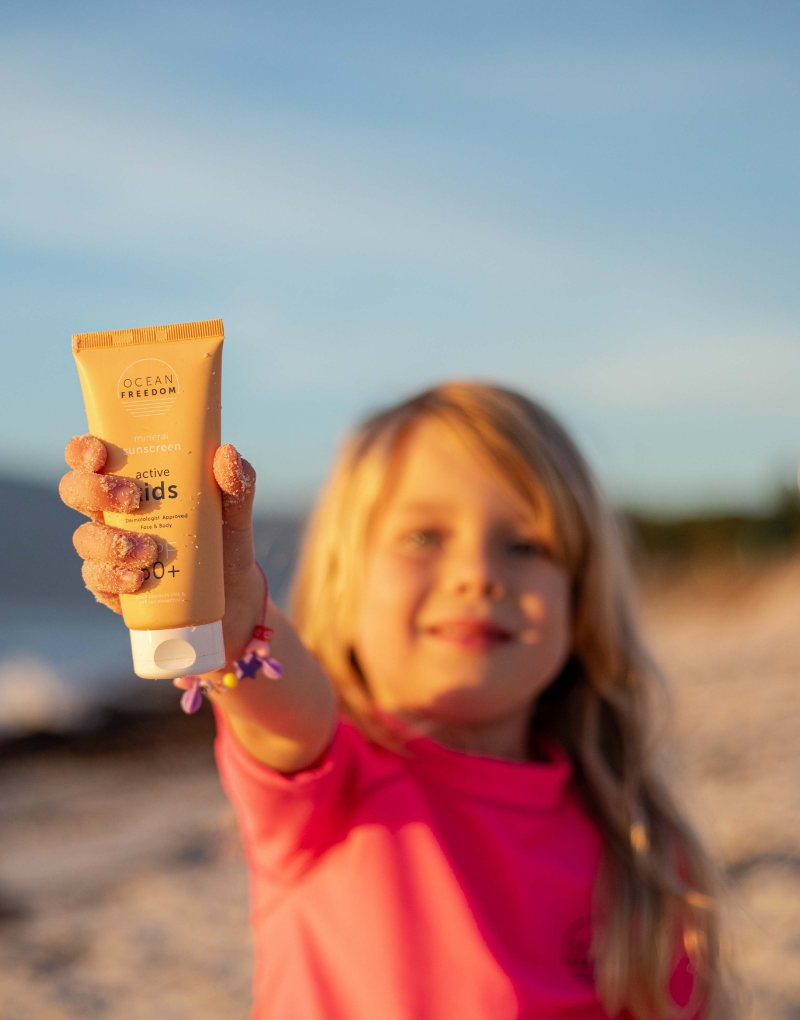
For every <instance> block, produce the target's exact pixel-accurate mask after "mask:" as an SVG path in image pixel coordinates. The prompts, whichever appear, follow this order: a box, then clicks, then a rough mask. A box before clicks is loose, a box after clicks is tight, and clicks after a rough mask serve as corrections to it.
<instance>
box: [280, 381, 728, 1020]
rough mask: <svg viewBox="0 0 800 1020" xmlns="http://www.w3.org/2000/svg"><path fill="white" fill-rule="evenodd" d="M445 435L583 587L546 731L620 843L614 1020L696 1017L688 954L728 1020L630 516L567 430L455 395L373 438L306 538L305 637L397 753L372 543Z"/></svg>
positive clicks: (711, 908)
mask: <svg viewBox="0 0 800 1020" xmlns="http://www.w3.org/2000/svg"><path fill="white" fill-rule="evenodd" d="M430 419H433V420H436V421H439V422H441V423H442V424H443V425H445V426H446V427H448V428H450V429H452V430H454V431H455V432H456V433H457V434H458V435H459V436H461V437H462V438H463V439H464V440H465V441H466V442H467V443H468V444H469V446H470V448H471V449H472V450H474V451H475V453H476V455H478V456H479V457H481V458H482V459H483V460H484V461H485V462H490V463H491V464H493V465H494V466H495V468H496V469H497V470H498V471H499V472H500V473H501V475H502V476H503V477H504V478H505V479H506V480H507V482H508V483H509V484H510V485H511V486H512V487H513V488H514V489H515V491H517V492H518V493H519V494H520V495H521V496H523V497H524V498H525V499H526V500H527V501H528V503H529V505H532V506H533V508H534V510H535V511H536V512H537V513H538V514H539V515H541V516H543V517H545V518H547V521H548V524H549V525H550V526H551V527H552V529H553V531H554V534H555V537H556V547H557V556H558V558H559V560H560V562H561V563H562V565H563V566H564V567H565V568H566V569H567V570H568V572H569V574H570V576H571V578H572V628H573V634H572V637H573V640H572V654H571V657H570V659H569V661H568V663H567V665H566V667H565V668H564V670H563V671H562V672H561V674H560V675H559V676H558V677H557V678H556V679H555V680H554V682H553V683H552V684H551V685H550V687H549V688H548V689H547V691H545V692H544V694H543V695H542V696H541V697H540V698H539V700H538V702H537V706H536V710H535V712H534V715H533V719H532V731H536V730H538V731H540V732H545V733H548V734H550V735H551V736H555V737H556V738H557V739H558V740H559V741H560V742H561V744H562V746H563V747H564V749H565V750H566V752H567V754H568V755H569V756H570V758H571V759H572V762H573V765H574V770H575V781H576V784H577V786H578V789H579V791H580V793H581V795H582V797H583V800H584V802H585V805H586V808H587V809H588V811H589V812H590V814H591V815H592V816H593V818H594V819H595V821H596V823H597V824H598V826H599V828H600V830H601V832H602V834H603V837H604V842H605V853H604V859H603V864H602V867H601V870H600V874H599V876H598V880H597V885H596V890H595V900H596V906H595V913H596V919H595V926H594V937H593V945H592V954H593V959H594V965H595V980H596V984H597V989H598V994H599V997H600V1000H601V1002H602V1004H603V1007H604V1009H605V1010H606V1011H607V1012H608V1013H609V1014H610V1015H612V1016H613V1015H616V1014H617V1013H618V1012H619V1011H620V1010H621V1009H623V1008H627V1009H629V1010H630V1011H631V1013H633V1015H634V1016H635V1017H637V1018H638V1020H652V1018H653V1017H665V1016H669V1015H673V1014H674V1013H676V1012H680V1011H676V1009H675V1006H674V1003H673V1002H672V1000H671V998H670V997H669V992H668V986H669V978H670V974H671V970H672V968H673V967H674V965H675V949H676V944H677V942H678V940H679V939H681V938H682V939H683V943H684V945H685V947H686V950H687V952H688V954H689V957H690V960H691V963H692V966H693V969H694V971H695V974H696V975H697V977H698V978H699V980H698V981H697V982H696V985H697V986H698V987H697V988H696V991H697V993H698V995H697V1001H699V1002H700V1003H702V1009H703V1016H704V1017H706V1018H712V1017H713V1018H718V1017H723V1016H724V1017H726V1020H727V1018H729V1017H730V1016H731V1015H732V1014H731V1002H730V1001H729V998H728V996H727V993H726V991H725V982H724V980H723V976H722V966H721V963H720V951H719V920H718V910H717V906H716V899H715V897H716V886H717V883H716V877H715V871H714V868H713V867H712V865H711V864H710V862H709V860H708V858H707V856H706V854H705V852H704V851H703V848H702V847H701V845H700V843H699V841H698V840H697V838H696V837H695V835H694V834H693V832H692V831H691V829H690V827H689V826H688V825H687V823H686V822H685V821H684V819H683V818H682V817H681V815H680V813H679V812H678V810H677V809H676V807H675V804H674V802H673V800H672V798H671V797H670V795H669V793H668V791H667V789H666V787H665V786H664V784H663V783H662V782H661V780H660V779H659V777H658V772H657V769H656V767H655V763H654V753H653V747H652V741H651V732H650V726H649V719H650V717H651V716H652V715H653V714H654V713H653V697H654V693H655V692H656V691H657V688H658V683H659V678H658V674H657V671H656V669H655V667H654V665H653V663H652V662H651V660H650V659H649V657H648V656H647V654H646V653H645V651H644V649H643V647H642V644H641V642H640V640H639V636H638V633H637V628H636V625H635V621H634V618H633V614H632V611H631V606H630V598H629V582H628V576H627V566H626V558H625V556H624V553H623V549H622V545H621V542H620V540H619V537H618V534H617V528H616V524H615V520H614V516H613V514H612V512H611V511H610V509H609V507H608V506H607V504H606V502H605V500H604V499H603V497H602V495H601V494H600V492H599V490H598V487H597V485H596V484H595V483H594V481H593V479H592V476H591V474H590V472H589V469H588V468H587V466H586V464H585V462H584V460H583V458H582V456H581V455H580V453H579V452H578V450H577V448H576V446H575V444H574V443H573V442H572V440H571V439H570V437H569V436H568V435H567V433H566V432H565V431H564V429H563V428H562V427H561V425H559V423H558V422H557V421H556V420H555V419H554V418H553V417H552V415H550V414H549V413H548V412H547V411H546V410H544V409H543V408H542V407H540V406H539V405H538V404H536V403H534V402H533V401H532V400H529V399H527V398H525V397H523V396H521V395H519V394H517V393H514V392H512V391H510V390H506V389H501V388H499V387H496V386H489V385H482V384H477V383H449V384H445V385H442V386H437V387H436V388H435V389H432V390H429V391H427V392H425V393H422V394H420V395H419V396H417V397H415V398H413V399H411V400H408V401H406V402H404V403H402V404H400V405H399V406H397V407H394V408H391V409H389V410H388V411H385V412H383V413H381V414H378V415H376V416H374V417H372V418H370V419H369V420H368V421H366V422H364V423H363V425H361V427H360V428H359V429H357V430H356V431H355V432H354V433H353V435H352V436H351V437H350V439H349V440H348V442H347V443H346V445H345V448H344V450H343V452H342V455H341V457H340V459H339V461H338V463H337V464H336V466H335V468H334V470H333V473H332V475H331V477H330V479H329V482H328V484H327V487H326V488H325V490H324V491H323V494H322V496H321V499H320V501H319V503H318V505H317V508H316V511H315V513H314V515H313V517H312V519H311V522H310V525H309V528H308V530H307V533H306V538H305V543H304V547H303V551H302V555H301V559H300V563H299V567H298V572H297V575H296V580H295V587H294V593H293V616H294V619H295V622H296V624H297V626H298V629H299V631H300V634H301V636H302V638H303V640H304V641H305V642H306V644H307V645H308V647H310V648H311V649H312V650H313V651H314V652H315V653H316V655H317V656H318V657H319V658H320V660H321V662H322V664H323V666H324V667H325V668H326V670H327V672H328V674H329V676H330V677H331V678H332V680H333V682H334V684H335V685H336V687H337V689H338V693H339V697H340V699H341V702H342V707H343V710H344V711H345V712H346V713H347V714H348V715H350V716H351V717H352V718H353V719H354V720H355V721H356V722H357V724H358V725H360V726H361V728H362V730H363V731H364V732H365V733H366V734H367V736H369V737H371V738H372V739H374V740H376V741H378V742H380V743H382V744H384V745H388V746H396V742H397V737H396V735H394V734H392V732H391V731H390V730H389V729H388V728H387V727H386V725H385V723H384V722H383V721H382V720H381V718H380V716H379V714H378V713H377V712H376V710H375V706H374V705H373V703H372V700H371V698H370V694H369V689H368V687H367V685H366V683H365V681H364V678H363V677H362V675H361V673H360V671H359V668H358V663H357V662H356V659H355V656H354V653H353V646H354V638H355V634H354V628H355V620H356V613H357V610H358V601H359V598H360V592H361V590H362V575H363V570H364V564H365V559H366V540H367V533H368V530H369V526H370V522H371V519H372V517H373V516H374V513H375V510H376V508H377V507H378V505H379V502H380V499H381V495H382V493H383V492H384V490H385V487H386V483H387V480H388V474H389V471H390V469H391V466H392V461H393V454H394V453H395V451H396V450H397V449H398V444H399V443H400V442H401V440H402V439H403V438H404V437H405V436H407V435H408V434H409V432H410V431H411V429H413V427H414V426H415V425H416V424H417V423H419V422H420V421H422V420H430ZM696 1005H697V1002H695V1007H696Z"/></svg>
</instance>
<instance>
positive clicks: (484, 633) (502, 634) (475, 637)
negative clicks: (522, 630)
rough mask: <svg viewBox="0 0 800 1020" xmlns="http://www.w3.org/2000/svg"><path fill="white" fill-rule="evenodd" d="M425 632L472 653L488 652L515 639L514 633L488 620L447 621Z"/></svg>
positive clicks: (432, 625) (436, 624)
mask: <svg viewBox="0 0 800 1020" xmlns="http://www.w3.org/2000/svg"><path fill="white" fill-rule="evenodd" d="M424 630H425V633H426V634H428V636H429V637H432V638H436V640H438V641H446V642H447V643H448V644H451V645H455V646H457V647H459V648H465V649H469V650H470V651H488V650H490V649H492V648H497V647H498V646H499V645H504V644H508V642H509V641H513V640H514V638H515V634H514V632H513V631H511V630H508V629H507V628H505V627H501V626H500V625H499V624H497V623H490V622H489V621H488V620H447V621H445V622H443V623H433V624H431V625H430V626H428V627H425V628H424Z"/></svg>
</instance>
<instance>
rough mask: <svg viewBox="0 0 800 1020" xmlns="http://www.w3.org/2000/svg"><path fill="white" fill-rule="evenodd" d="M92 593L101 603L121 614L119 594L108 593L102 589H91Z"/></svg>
mask: <svg viewBox="0 0 800 1020" xmlns="http://www.w3.org/2000/svg"><path fill="white" fill-rule="evenodd" d="M92 595H94V597H95V600H96V601H97V602H99V603H100V604H101V605H104V606H108V608H109V609H111V610H113V612H115V613H119V614H120V615H122V603H121V602H120V600H119V595H109V594H108V593H107V592H104V591H93V592H92Z"/></svg>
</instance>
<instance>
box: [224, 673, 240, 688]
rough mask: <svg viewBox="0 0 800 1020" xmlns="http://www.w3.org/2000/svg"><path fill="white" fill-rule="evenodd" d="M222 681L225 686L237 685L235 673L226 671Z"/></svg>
mask: <svg viewBox="0 0 800 1020" xmlns="http://www.w3.org/2000/svg"><path fill="white" fill-rule="evenodd" d="M222 683H223V685H224V686H225V687H236V686H238V684H239V681H238V680H237V679H236V674H235V673H226V674H225V676H224V677H223V678H222Z"/></svg>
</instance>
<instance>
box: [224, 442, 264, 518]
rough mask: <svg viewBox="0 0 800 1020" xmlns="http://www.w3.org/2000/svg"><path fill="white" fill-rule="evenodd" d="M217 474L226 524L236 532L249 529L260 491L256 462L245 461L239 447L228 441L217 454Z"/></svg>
mask: <svg viewBox="0 0 800 1020" xmlns="http://www.w3.org/2000/svg"><path fill="white" fill-rule="evenodd" d="M214 477H215V478H216V480H217V485H219V487H220V489H222V521H223V524H224V525H225V527H226V528H230V529H231V530H233V531H247V530H248V529H249V528H250V527H251V526H252V518H253V498H254V497H255V494H256V472H255V469H254V468H253V465H252V464H250V463H248V461H246V460H242V458H241V457H240V456H239V454H238V452H237V450H236V448H235V447H234V446H231V444H230V443H226V444H225V445H224V446H220V448H219V449H218V450H217V452H216V453H215V454H214Z"/></svg>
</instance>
